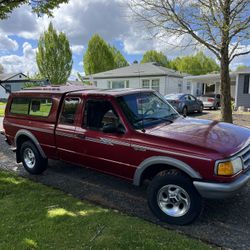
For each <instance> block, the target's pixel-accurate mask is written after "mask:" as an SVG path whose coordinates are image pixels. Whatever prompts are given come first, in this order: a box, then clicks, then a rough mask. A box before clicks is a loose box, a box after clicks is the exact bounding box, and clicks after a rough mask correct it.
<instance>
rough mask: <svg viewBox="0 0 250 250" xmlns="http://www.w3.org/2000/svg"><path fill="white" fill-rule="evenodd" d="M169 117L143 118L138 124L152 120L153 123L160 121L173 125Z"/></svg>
mask: <svg viewBox="0 0 250 250" xmlns="http://www.w3.org/2000/svg"><path fill="white" fill-rule="evenodd" d="M167 117H168V116H167ZM167 117H154V116H152V117H143V118H140V119H137V120H136V123H138V122H141V121H145V120H152V121H158V120H159V121H166V122H170V123H173V120H172V119H168V118H167Z"/></svg>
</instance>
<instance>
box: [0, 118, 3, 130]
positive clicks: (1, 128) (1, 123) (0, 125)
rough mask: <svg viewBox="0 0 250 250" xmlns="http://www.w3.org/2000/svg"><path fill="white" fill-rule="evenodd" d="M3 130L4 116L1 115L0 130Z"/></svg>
mask: <svg viewBox="0 0 250 250" xmlns="http://www.w3.org/2000/svg"><path fill="white" fill-rule="evenodd" d="M1 130H3V117H0V131H1Z"/></svg>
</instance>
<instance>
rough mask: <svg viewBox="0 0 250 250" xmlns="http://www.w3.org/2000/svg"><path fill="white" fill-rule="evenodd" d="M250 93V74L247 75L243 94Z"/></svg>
mask: <svg viewBox="0 0 250 250" xmlns="http://www.w3.org/2000/svg"><path fill="white" fill-rule="evenodd" d="M248 93H249V75H245V76H244V89H243V94H248Z"/></svg>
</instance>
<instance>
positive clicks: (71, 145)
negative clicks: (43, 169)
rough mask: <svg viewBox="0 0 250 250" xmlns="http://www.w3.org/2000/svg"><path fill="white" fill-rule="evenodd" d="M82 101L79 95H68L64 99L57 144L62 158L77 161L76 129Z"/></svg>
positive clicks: (58, 126) (57, 132)
mask: <svg viewBox="0 0 250 250" xmlns="http://www.w3.org/2000/svg"><path fill="white" fill-rule="evenodd" d="M80 103H81V99H80V98H79V97H66V98H65V99H64V103H63V106H62V110H61V113H60V116H59V120H58V124H57V128H56V145H57V151H58V154H59V155H58V157H59V159H60V160H64V161H69V162H73V163H76V162H77V159H76V158H77V150H76V149H77V145H76V142H75V129H76V122H77V118H78V116H77V113H78V112H79V109H80Z"/></svg>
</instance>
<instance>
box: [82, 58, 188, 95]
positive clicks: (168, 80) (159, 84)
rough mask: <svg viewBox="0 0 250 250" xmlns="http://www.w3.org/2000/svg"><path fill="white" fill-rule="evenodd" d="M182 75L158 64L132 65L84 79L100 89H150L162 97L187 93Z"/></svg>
mask: <svg viewBox="0 0 250 250" xmlns="http://www.w3.org/2000/svg"><path fill="white" fill-rule="evenodd" d="M184 76H186V74H182V73H180V72H178V71H175V70H172V69H168V68H165V67H162V66H160V65H159V64H157V63H144V64H132V65H130V66H127V67H122V68H118V69H114V70H109V71H106V72H101V73H97V74H93V75H91V76H86V77H84V80H86V81H90V82H93V84H94V85H96V86H97V87H99V88H112V89H116V88H150V89H155V90H157V91H158V92H160V93H161V94H162V95H166V94H169V93H181V92H187V89H186V88H187V87H186V86H185V85H184V84H183V77H184Z"/></svg>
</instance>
